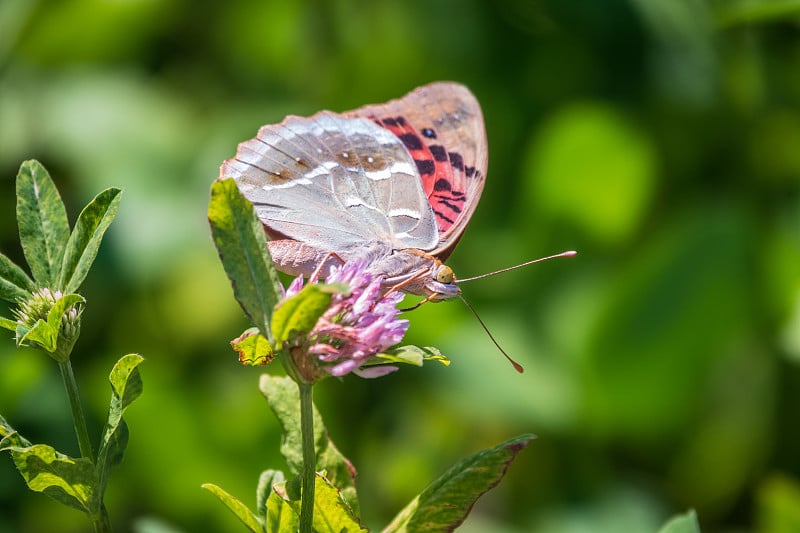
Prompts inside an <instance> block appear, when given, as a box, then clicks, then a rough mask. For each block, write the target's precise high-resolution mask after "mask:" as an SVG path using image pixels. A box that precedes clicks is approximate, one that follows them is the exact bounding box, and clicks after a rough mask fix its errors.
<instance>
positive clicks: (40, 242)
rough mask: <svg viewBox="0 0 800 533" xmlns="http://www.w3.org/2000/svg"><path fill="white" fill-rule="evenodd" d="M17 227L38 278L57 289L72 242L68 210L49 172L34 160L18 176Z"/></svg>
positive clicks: (29, 261)
mask: <svg viewBox="0 0 800 533" xmlns="http://www.w3.org/2000/svg"><path fill="white" fill-rule="evenodd" d="M17 224H18V225H19V240H20V243H21V244H22V251H23V252H24V253H25V259H27V260H28V265H30V267H31V272H32V273H33V277H34V279H35V280H36V281H37V282H38V284H39V285H40V286H43V287H55V285H56V282H57V281H58V276H59V272H60V269H61V262H62V260H63V257H64V247H65V246H66V244H67V239H69V222H68V221H67V210H66V209H65V208H64V203H63V202H62V201H61V196H59V194H58V190H57V189H56V186H55V185H54V184H53V180H51V179H50V175H49V174H48V173H47V170H45V168H44V167H43V166H42V164H41V163H39V162H38V161H36V160H33V159H31V160H29V161H25V162H24V163H22V166H20V168H19V173H18V174H17Z"/></svg>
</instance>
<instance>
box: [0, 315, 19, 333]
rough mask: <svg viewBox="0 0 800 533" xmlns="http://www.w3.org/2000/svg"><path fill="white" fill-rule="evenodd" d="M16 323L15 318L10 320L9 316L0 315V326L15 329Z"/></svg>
mask: <svg viewBox="0 0 800 533" xmlns="http://www.w3.org/2000/svg"><path fill="white" fill-rule="evenodd" d="M18 325H19V324H17V321H16V320H11V319H10V318H5V317H2V316H0V328H3V329H10V330H11V331H16V330H17V326H18Z"/></svg>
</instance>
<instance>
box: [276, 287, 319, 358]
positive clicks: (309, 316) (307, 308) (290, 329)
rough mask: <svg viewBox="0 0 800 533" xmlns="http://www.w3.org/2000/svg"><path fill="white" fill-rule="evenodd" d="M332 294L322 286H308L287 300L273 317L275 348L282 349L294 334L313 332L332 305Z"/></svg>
mask: <svg viewBox="0 0 800 533" xmlns="http://www.w3.org/2000/svg"><path fill="white" fill-rule="evenodd" d="M331 296H332V295H331V293H330V292H329V291H326V290H323V289H322V288H321V287H320V285H316V284H311V285H306V286H305V287H303V288H302V289H300V292H298V293H297V294H295V295H294V296H292V297H291V298H287V299H286V300H284V301H283V302H281V304H280V305H279V306H278V307H277V308H276V309H275V314H274V315H273V316H272V335H273V338H274V339H275V346H277V347H279V348H280V347H281V346H283V343H284V342H286V341H288V340H289V339H290V338H291V336H292V333H308V332H309V331H311V330H312V329H313V328H314V326H315V325H316V323H317V320H319V317H321V316H322V313H324V312H325V311H326V310H327V309H328V307H330V305H331Z"/></svg>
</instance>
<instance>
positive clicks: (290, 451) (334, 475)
mask: <svg viewBox="0 0 800 533" xmlns="http://www.w3.org/2000/svg"><path fill="white" fill-rule="evenodd" d="M259 389H260V390H261V393H262V394H263V395H264V397H265V398H266V399H267V403H269V406H270V408H271V409H272V411H273V412H274V413H275V416H276V417H277V418H278V422H280V424H281V428H282V429H283V442H282V443H281V454H282V455H283V456H284V457H285V458H286V462H287V464H288V465H289V469H290V470H291V472H292V473H293V474H295V475H297V474H299V473H300V472H301V471H302V469H303V451H302V450H303V448H302V436H301V433H300V394H299V392H298V388H297V384H296V383H295V382H294V381H292V380H291V379H290V378H288V377H277V376H270V375H267V374H264V375H262V376H261V380H260V381H259ZM314 441H315V449H316V452H317V471H322V470H324V471H325V472H326V476H327V479H328V480H330V482H331V483H332V484H333V485H334V486H335V487H337V488H338V489H339V490H340V491H341V492H342V496H343V497H344V499H345V501H346V502H347V503H348V505H349V506H350V508H351V509H352V510H353V512H354V513H356V514H358V496H357V494H356V486H355V475H356V471H355V468H354V467H353V465H352V464H351V463H350V461H348V460H347V458H345V457H344V456H343V455H342V453H341V452H340V451H339V450H338V449H337V448H336V446H335V445H334V444H333V441H331V439H330V437H329V436H328V433H327V431H325V425H324V424H323V423H322V418H321V417H320V416H319V412H318V411H317V409H316V407H314Z"/></svg>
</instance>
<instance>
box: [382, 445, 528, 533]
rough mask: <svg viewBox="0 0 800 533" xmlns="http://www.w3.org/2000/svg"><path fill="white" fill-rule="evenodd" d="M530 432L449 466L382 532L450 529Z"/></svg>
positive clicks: (496, 480) (499, 473)
mask: <svg viewBox="0 0 800 533" xmlns="http://www.w3.org/2000/svg"><path fill="white" fill-rule="evenodd" d="M534 438H535V436H534V435H520V436H519V437H515V438H513V439H510V440H507V441H506V442H504V443H502V444H500V445H498V446H496V447H494V448H490V449H488V450H483V451H481V452H478V453H476V454H474V455H471V456H470V457H467V458H466V459H463V460H461V461H460V462H459V463H457V464H456V465H454V466H453V467H451V468H450V469H449V470H448V471H447V472H445V473H444V474H443V475H442V476H440V477H439V479H437V480H436V481H434V482H433V483H432V484H431V485H430V486H428V488H426V489H425V490H424V491H422V493H421V494H420V495H419V496H417V497H416V498H414V500H413V501H411V503H409V504H408V505H407V506H406V508H405V509H403V510H402V511H400V514H398V515H397V516H396V517H395V519H394V520H393V521H392V523H391V524H389V525H388V526H387V527H386V529H384V530H383V531H384V533H389V532H413V531H453V530H454V529H455V528H456V527H457V526H458V525H460V524H461V523H462V522H463V521H464V519H465V518H466V517H467V515H468V514H469V512H470V510H471V509H472V506H473V505H474V504H475V502H476V501H477V499H478V498H479V497H480V496H481V495H483V494H484V493H485V492H486V491H488V490H489V489H491V488H493V487H495V486H496V485H497V484H498V483H500V480H501V479H503V476H504V475H505V473H506V470H507V469H508V466H509V465H510V464H511V462H512V461H513V460H514V458H515V457H516V455H517V453H519V451H520V450H522V449H523V448H525V447H526V446H527V445H528V444H529V443H530V442H531V440H533V439H534Z"/></svg>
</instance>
